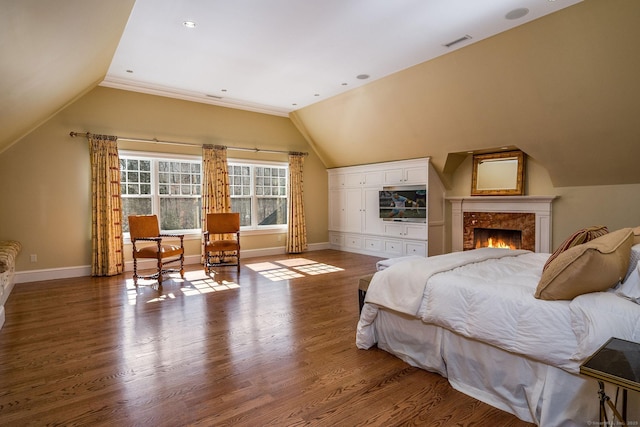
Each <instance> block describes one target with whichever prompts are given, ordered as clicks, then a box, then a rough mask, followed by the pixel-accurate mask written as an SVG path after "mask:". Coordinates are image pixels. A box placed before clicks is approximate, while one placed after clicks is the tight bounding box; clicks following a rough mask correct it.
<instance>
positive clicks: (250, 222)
mask: <svg viewBox="0 0 640 427" xmlns="http://www.w3.org/2000/svg"><path fill="white" fill-rule="evenodd" d="M288 172H289V171H288V167H287V166H284V165H281V164H277V165H276V164H255V163H235V162H229V191H230V192H231V210H232V211H233V212H240V225H241V226H243V227H251V228H255V229H259V228H267V227H270V226H278V225H286V224H287V177H288V174H289V173H288Z"/></svg>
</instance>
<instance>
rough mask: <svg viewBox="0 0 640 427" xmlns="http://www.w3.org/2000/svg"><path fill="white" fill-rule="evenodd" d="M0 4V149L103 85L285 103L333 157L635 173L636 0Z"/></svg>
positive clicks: (212, 99) (631, 178)
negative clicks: (505, 152)
mask: <svg viewBox="0 0 640 427" xmlns="http://www.w3.org/2000/svg"><path fill="white" fill-rule="evenodd" d="M479 5H482V8H480V7H479ZM0 7H1V9H0V10H1V12H2V13H0V36H1V38H0V94H1V97H0V153H1V152H2V151H3V150H4V149H6V147H8V146H10V145H11V144H13V143H15V142H16V141H19V139H20V138H21V137H22V136H24V135H26V134H28V133H29V132H31V131H32V130H33V129H35V128H36V127H37V126H39V125H40V124H41V123H43V122H44V121H46V120H47V119H48V118H49V117H51V116H52V115H54V114H55V113H56V112H57V111H59V110H61V109H62V108H64V107H65V106H67V105H69V104H70V103H71V102H73V101H74V100H76V99H78V98H79V97H81V96H82V95H83V94H85V93H86V92H88V91H89V90H91V89H93V88H94V87H95V86H96V85H99V84H101V85H103V86H109V87H115V88H119V89H125V90H134V91H140V92H144V93H151V94H156V95H162V96H170V97H175V98H181V99H187V100H191V101H196V102H204V103H209V104H214V105H223V106H228V107H231V108H242V109H248V110H251V111H258V112H264V113H267V114H275V115H285V116H286V115H289V117H290V118H291V120H292V121H293V122H294V124H295V125H296V126H297V127H298V129H299V130H300V131H301V133H302V134H303V135H304V136H305V138H306V139H307V140H308V142H309V143H310V144H311V146H312V147H313V148H314V150H315V151H316V152H317V153H318V155H319V156H320V158H321V159H322V160H323V162H324V163H325V165H326V166H327V167H334V166H343V165H348V164H361V163H368V162H377V161H384V160H395V159H399V158H408V157H422V156H432V157H433V158H434V163H435V164H436V167H437V168H438V169H439V170H440V171H441V172H444V173H447V172H450V171H451V170H452V169H455V167H456V166H457V163H458V162H459V159H461V158H463V157H464V155H465V153H466V152H468V151H475V150H486V149H491V148H499V147H500V146H503V145H509V146H512V145H515V146H517V147H518V148H521V149H523V150H524V151H525V152H527V153H528V154H529V155H530V156H532V157H534V158H535V159H536V160H537V161H539V162H540V163H541V164H542V165H543V166H544V167H546V168H547V169H548V171H549V174H550V176H551V178H552V180H553V182H554V184H555V185H558V186H564V185H598V184H625V183H638V182H640V168H636V167H635V159H637V158H638V157H639V156H640V141H639V140H640V127H639V126H640V125H638V124H636V122H637V120H636V116H637V115H638V113H639V112H640V108H639V104H638V103H639V102H640V101H639V100H640V96H639V95H640V83H638V79H637V76H638V75H639V73H640V58H639V57H640V55H638V54H637V51H638V47H639V46H638V42H637V40H639V39H640V38H639V36H640V30H638V29H637V28H638V26H637V25H636V23H637V22H639V20H640V6H639V5H638V4H637V2H635V1H634V0H585V1H583V2H580V1H578V0H576V1H570V0H556V1H548V0H491V1H488V0H487V1H483V2H477V1H475V0H402V1H399V2H387V1H381V0H375V1H371V0H359V1H353V2H345V1H342V0H322V1H320V0H318V1H308V2H300V1H299V0H273V1H264V0H239V1H237V2H224V1H213V0H211V1H206V0H192V1H184V2H175V1H171V0H137V1H134V0H118V1H110V2H104V1H100V0H59V1H56V2H55V3H53V2H47V3H43V2H42V1H38V0H21V1H19V2H17V1H13V0H0ZM186 21H192V22H193V23H194V24H195V28H187V27H186V26H185V25H184V23H185V22H186ZM467 36H470V38H467ZM456 40H459V42H458V43H456V44H454V45H453V46H451V47H446V46H444V45H446V44H448V43H449V42H453V41H456ZM364 75H368V76H369V78H366V79H365V78H362V77H364ZM358 76H359V77H360V78H358Z"/></svg>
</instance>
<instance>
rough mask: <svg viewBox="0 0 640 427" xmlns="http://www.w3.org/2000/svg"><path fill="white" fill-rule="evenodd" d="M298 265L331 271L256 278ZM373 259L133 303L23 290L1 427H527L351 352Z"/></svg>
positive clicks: (323, 259) (438, 380)
mask: <svg viewBox="0 0 640 427" xmlns="http://www.w3.org/2000/svg"><path fill="white" fill-rule="evenodd" d="M295 258H304V259H307V260H313V261H316V262H318V263H323V264H326V265H327V266H333V267H336V269H334V270H335V271H328V272H324V273H322V272H321V271H315V272H313V271H312V272H309V271H307V272H306V273H305V272H303V273H300V272H298V275H299V276H300V277H292V278H289V279H282V280H272V279H270V278H268V277H265V274H266V273H267V272H266V271H263V272H260V271H254V270H253V269H251V268H250V265H256V264H257V267H260V266H261V265H262V266H263V267H266V266H267V265H266V264H264V263H271V264H272V265H274V264H275V265H279V266H280V267H282V270H284V268H286V267H284V266H282V265H281V264H277V263H276V261H282V260H287V259H288V260H289V261H288V262H292V261H291V259H295ZM378 260H379V258H375V257H369V256H364V255H358V254H352V253H347V252H339V251H331V250H326V251H315V252H309V253H305V254H302V255H301V256H287V255H281V256H276V257H268V258H250V259H246V260H244V262H243V266H242V269H241V272H240V275H239V276H238V275H237V274H236V272H235V268H234V267H230V268H226V269H221V270H220V272H219V273H218V274H216V275H215V276H214V277H213V279H211V278H206V276H204V273H203V271H202V269H201V268H200V267H199V266H189V268H188V271H187V274H186V281H185V282H183V283H182V282H181V280H180V279H179V276H178V275H172V277H173V279H170V280H165V282H164V286H163V287H162V288H161V289H157V288H155V287H152V286H140V287H139V288H138V290H137V291H136V289H135V288H134V287H133V286H132V283H131V279H130V278H131V273H125V275H120V276H116V277H111V278H86V277H85V278H74V279H64V280H52V281H44V282H36V283H23V284H18V285H16V286H15V288H14V290H13V292H12V294H11V296H10V297H9V300H8V301H7V303H6V305H5V309H6V323H5V325H4V327H3V329H2V330H0V425H3V426H4V425H11V426H27V425H68V426H70V425H92V426H94V425H95V426H100V425H105V426H107V425H108V426H114V425H117V426H183V425H203V426H213V425H216V426H218V425H220V426H224V425H233V426H239V425H247V426H262V425H264V426H266V425H275V426H298V425H318V426H334V425H339V426H357V425H384V426H394V425H433V426H454V425H455V426H475V425H477V426H485V425H492V426H498V425H499V426H529V425H530V424H528V423H525V422H522V421H520V420H518V419H517V418H515V417H514V416H512V415H510V414H507V413H505V412H503V411H500V410H498V409H495V408H492V407H490V406H488V405H486V404H484V403H481V402H478V401H477V400H475V399H472V398H470V397H468V396H466V395H464V394H462V393H459V392H457V391H455V390H453V389H452V388H451V386H449V384H448V383H447V381H446V379H444V378H442V377H441V376H439V375H438V374H434V373H430V372H426V371H423V370H420V369H417V368H413V367H410V366H409V365H407V364H406V363H404V362H402V361H401V360H399V359H397V358H396V357H394V356H391V355H390V354H388V353H386V352H384V351H381V350H378V349H372V350H366V351H365V350H358V349H357V348H356V346H355V330H356V324H357V319H358V298H357V287H358V277H360V276H362V275H364V274H368V273H371V272H373V271H374V270H375V262H376V261H378ZM318 266H319V265H318V264H316V265H315V266H314V267H318ZM320 267H322V266H321V265H320ZM300 268H302V267H300ZM258 269H259V268H258ZM287 270H288V272H287V271H281V273H287V274H291V272H296V271H297V270H295V269H294V268H288V269H287ZM325 270H331V269H330V268H329V267H327V268H326V269H325ZM270 271H271V270H270Z"/></svg>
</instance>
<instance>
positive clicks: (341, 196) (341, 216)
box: [329, 190, 346, 231]
mask: <svg viewBox="0 0 640 427" xmlns="http://www.w3.org/2000/svg"><path fill="white" fill-rule="evenodd" d="M345 200H346V193H345V191H344V190H329V230H336V231H343V230H344V227H345V223H346V210H345V209H346V203H345Z"/></svg>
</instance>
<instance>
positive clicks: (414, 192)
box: [379, 185, 427, 222]
mask: <svg viewBox="0 0 640 427" xmlns="http://www.w3.org/2000/svg"><path fill="white" fill-rule="evenodd" d="M379 207H380V218H382V219H384V220H385V221H407V222H426V220H427V188H426V186H420V185H415V186H398V187H385V188H384V189H383V190H382V191H380V195H379Z"/></svg>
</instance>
